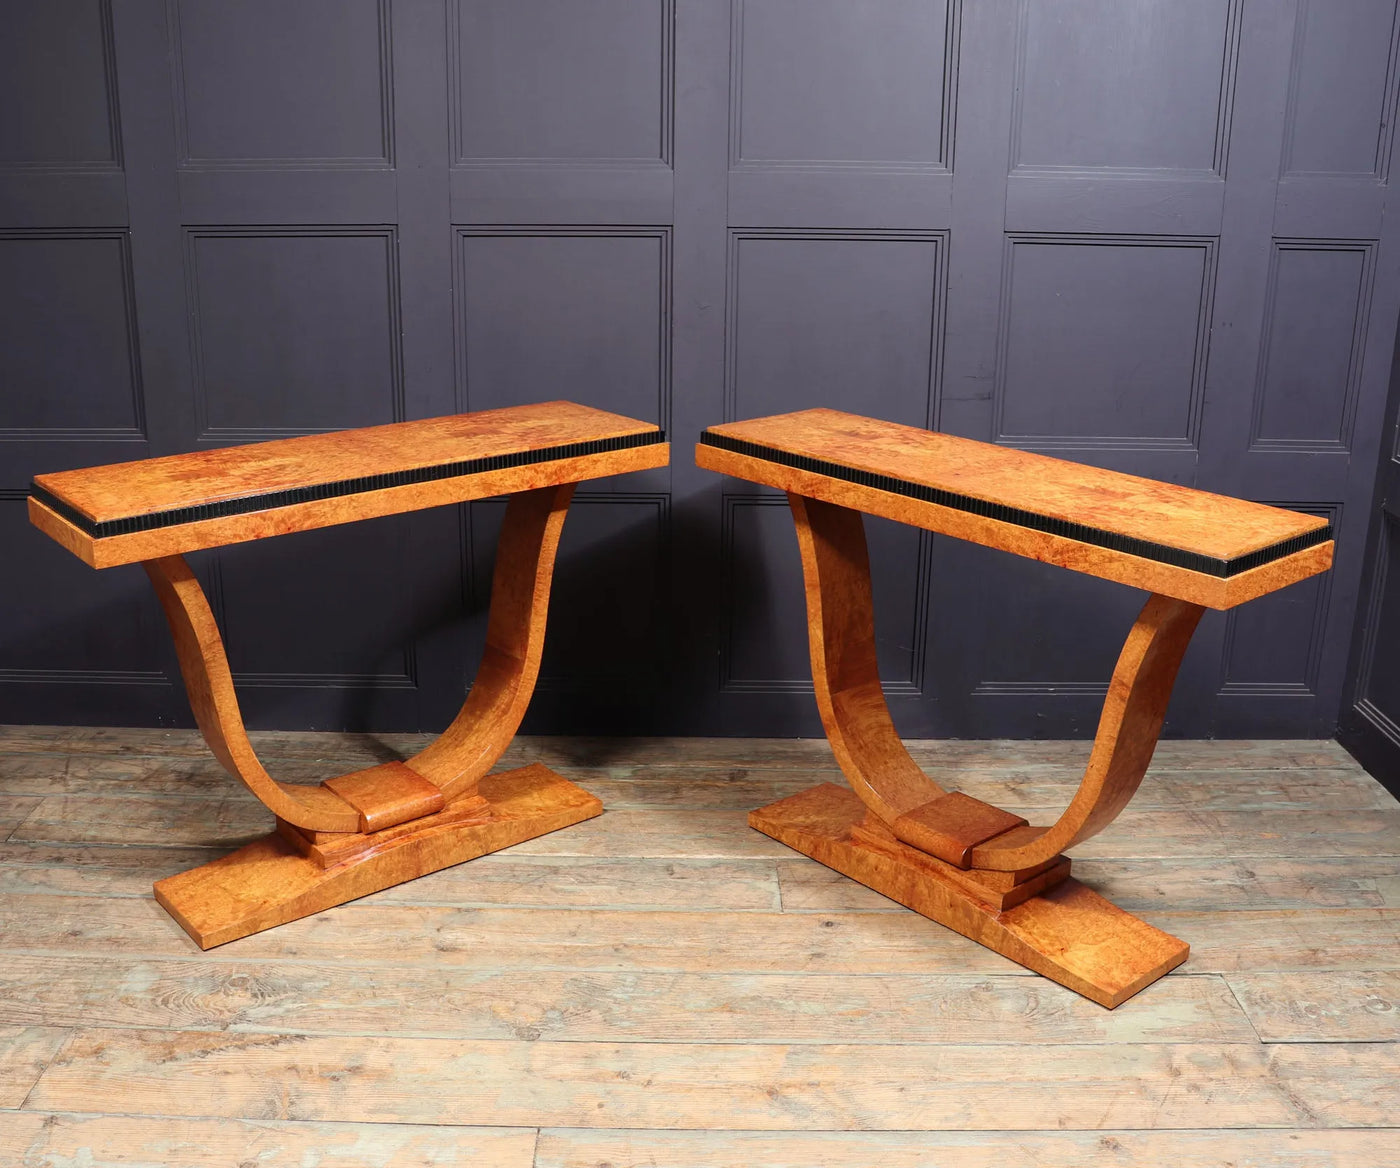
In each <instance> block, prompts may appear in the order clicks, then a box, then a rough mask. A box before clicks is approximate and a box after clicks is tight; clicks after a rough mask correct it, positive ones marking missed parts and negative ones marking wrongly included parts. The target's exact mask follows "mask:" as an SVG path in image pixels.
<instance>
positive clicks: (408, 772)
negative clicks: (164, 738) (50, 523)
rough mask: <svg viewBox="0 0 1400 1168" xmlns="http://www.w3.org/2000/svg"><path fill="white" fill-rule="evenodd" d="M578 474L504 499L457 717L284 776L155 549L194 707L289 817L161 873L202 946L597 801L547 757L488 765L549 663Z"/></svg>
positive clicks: (226, 753) (465, 853)
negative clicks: (485, 613)
mask: <svg viewBox="0 0 1400 1168" xmlns="http://www.w3.org/2000/svg"><path fill="white" fill-rule="evenodd" d="M572 495H573V486H572V484H569V485H565V486H561V487H547V488H542V489H539V490H534V491H522V492H520V493H518V494H515V495H513V496H511V499H510V501H509V503H508V504H507V506H506V516H505V521H504V524H503V526H502V529H501V536H500V542H499V545H498V549H497V554H496V568H495V574H494V577H493V581H492V590H491V612H490V616H489V619H488V625H487V636H486V648H485V652H484V654H483V657H482V662H481V666H480V668H479V670H478V672H477V676H476V679H475V682H474V684H473V685H472V688H471V691H470V693H469V694H468V695H467V699H466V701H465V703H464V704H463V706H462V710H461V712H460V713H459V714H458V715H457V717H456V718H455V719H454V720H453V722H452V724H451V725H450V726H449V727H448V728H447V730H445V731H444V732H443V734H442V735H441V736H440V737H439V738H437V739H436V740H435V741H434V742H433V743H431V744H430V745H429V746H428V747H426V748H425V749H424V750H423V751H421V752H420V753H419V754H417V755H416V756H414V757H413V758H411V759H409V760H408V761H407V762H392V763H385V764H383V765H381V766H376V767H370V768H369V769H367V770H363V771H356V772H354V773H352V774H348V775H341V776H338V777H337V778H333V779H327V780H326V781H325V783H323V784H322V785H321V786H320V787H307V786H299V785H296V784H288V783H279V782H277V781H276V780H274V779H272V778H271V777H270V776H269V775H268V773H267V772H266V770H264V769H263V767H262V764H261V763H260V762H259V761H258V759H257V756H256V754H255V753H254V752H253V748H252V745H251V743H250V742H249V741H248V735H247V731H246V730H245V728H244V725H243V720H242V716H241V715H240V713H239V709H238V699H237V696H236V694H235V693H234V688H233V679H232V675H231V674H230V672H229V667H228V659H227V655H226V654H225V652H224V648H223V642H222V639H221V638H220V636H219V630H218V626H217V624H216V622H215V621H214V616H213V613H212V612H211V611H210V609H209V604H208V601H207V600H206V599H205V596H204V593H203V591H202V590H201V589H200V586H199V581H198V580H197V579H196V578H195V576H194V574H193V573H192V572H190V570H189V568H188V566H187V565H186V564H185V562H184V560H183V559H182V558H181V557H179V556H173V557H170V558H168V559H163V560H155V561H151V562H150V563H148V564H147V565H146V570H147V572H148V573H149V574H150V576H151V580H152V582H153V583H154V585H155V587H156V592H157V594H158V595H159V597H160V600H161V605H162V607H163V608H164V609H165V614H166V617H167V619H168V620H169V623H170V627H171V631H172V633H173V634H174V637H175V645H176V651H177V653H178V655H179V658H180V668H181V672H182V673H183V675H184V678H185V684H186V688H187V690H188V692H189V696H190V703H191V705H192V706H193V707H194V711H195V718H196V721H197V722H198V723H199V727H200V730H201V731H202V732H203V733H204V736H205V739H206V740H207V741H208V743H209V745H210V748H211V749H212V750H213V751H214V754H215V755H216V756H217V757H218V758H219V760H220V761H221V762H222V763H223V765H224V767H225V768H226V769H227V770H229V772H230V773H231V774H233V775H235V776H236V777H237V778H239V779H240V780H242V781H243V782H244V783H245V784H246V785H247V786H248V787H249V789H250V790H252V792H253V793H254V794H255V795H256V796H257V797H258V798H259V799H260V800H262V802H263V803H264V804H265V805H266V806H267V807H268V809H269V810H271V811H272V812H273V813H274V814H275V815H276V816H277V818H278V831H277V832H275V833H273V835H271V836H269V837H267V838H266V839H263V840H259V841H257V842H256V843H253V844H250V845H248V846H247V847H245V848H243V849H241V850H240V851H238V852H235V853H233V855H230V856H226V857H224V858H223V859H222V860H218V861H215V862H214V863H212V864H206V865H204V866H203V867H201V868H195V869H193V870H191V871H189V872H184V873H181V874H180V875H178V876H172V877H169V878H168V879H166V880H162V881H159V882H158V883H157V884H156V886H155V887H156V898H157V899H158V900H159V901H160V902H161V904H163V905H164V906H165V907H166V909H167V910H169V911H170V913H171V915H172V916H174V917H175V919H176V920H178V921H179V922H180V924H181V925H182V926H184V928H185V930H186V931H187V932H188V933H189V934H190V935H191V936H192V937H193V938H194V939H195V940H196V942H198V944H199V945H200V947H201V948H206V949H207V948H209V947H211V946H213V945H219V944H223V943H224V942H225V941H231V940H234V939H236V938H238V937H243V936H246V935H248V934H249V933H254V932H257V931H259V930H261V929H266V928H270V927H271V926H273V925H277V924H281V923H283V922H285V921H289V920H294V919H296V918H298V917H302V916H306V915H308V914H309V913H313V912H318V911H320V910H321V909H323V908H328V907H330V906H332V905H336V904H343V903H344V902H345V901H347V900H351V899H354V898H355V897H358V896H364V895H366V894H367V893H369V892H374V891H377V890H379V889H381V888H387V887H390V886H391V885H394V884H399V883H402V882H403V881H405V880H410V879H413V878H414V877H416V876H421V875H423V874H424V873H426V872H432V871H436V870H437V869H439V868H443V867H447V866H448V865H450V864H456V863H460V862H461V861H463V860H469V859H472V858H474V857H476V856H479V855H483V854H485V853H487V852H492V851H496V850H498V849H500V848H503V847H507V846H509V845H511V844H515V843H520V842H521V841H523V840H527V839H532V838H534V837H535V836H538V835H543V834H545V833H546V832H550V831H555V830H557V829H559V828H561V827H567V826H569V825H570V824H573V823H578V822H580V821H581V820H584V819H588V818H591V817H592V816H595V815H598V814H599V813H601V811H602V804H601V803H600V802H599V801H598V800H597V799H595V798H594V797H593V796H592V795H589V794H588V793H587V792H585V791H583V790H581V789H580V788H578V787H576V786H574V785H573V784H572V783H569V782H568V781H567V780H565V779H563V778H562V777H560V776H559V775H556V774H554V772H552V771H550V770H549V769H548V768H546V767H543V766H541V765H539V764H535V765H533V766H529V767H523V768H520V769H519V770H515V771H507V772H504V773H501V774H496V775H488V772H489V771H490V769H491V767H492V766H494V765H495V763H496V761H497V760H498V759H499V758H500V756H501V754H502V753H503V752H504V751H505V749H506V747H507V746H508V745H509V744H510V741H511V739H512V738H513V737H514V736H515V732H516V730H517V729H519V726H520V721H521V719H522V718H523V717H524V715H525V709H526V707H527V706H528V705H529V701H530V697H531V694H532V693H533V690H534V686H535V680H536V678H537V676H538V674H539V665H540V655H541V651H542V649H543V646H544V629H545V618H546V615H547V612H548V608H549V587H550V580H551V577H552V574H553V571H554V561H555V555H556V552H557V550H558V547H559V537H560V534H561V532H562V529H563V524H564V517H565V515H566V514H567V512H568V507H569V501H570V499H571V498H572Z"/></svg>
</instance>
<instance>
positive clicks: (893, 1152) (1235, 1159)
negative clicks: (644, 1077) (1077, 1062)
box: [535, 1128, 1400, 1168]
mask: <svg viewBox="0 0 1400 1168" xmlns="http://www.w3.org/2000/svg"><path fill="white" fill-rule="evenodd" d="M661 1164H664V1165H665V1166H666V1168H812V1165H821V1168H871V1165H879V1168H931V1166H934V1165H936V1166H937V1168H1007V1166H1008V1165H1011V1164H1018V1165H1034V1168H1124V1166H1125V1165H1140V1166H1142V1168H1149V1166H1150V1168H1155V1166H1157V1165H1162V1164H1171V1165H1173V1168H1226V1166H1228V1168H1323V1166H1326V1168H1351V1166H1353V1165H1356V1166H1360V1165H1367V1166H1368V1168H1400V1133H1396V1132H1394V1131H1300V1130H1295V1129H1280V1128H1270V1129H1266V1130H1257V1129H1256V1130H1252V1131H1251V1130H1243V1129H1233V1130H1228V1131H1182V1130H1178V1131H1170V1132H1149V1131H1127V1130H1124V1129H1122V1128H1117V1129H1107V1130H1103V1129H1100V1130H1098V1131H1058V1132H1052V1131H1036V1132H1027V1131H1017V1132H1005V1133H1001V1132H836V1131H823V1132H817V1131H813V1132H783V1133H781V1134H770V1133H767V1132H735V1131H727V1132H710V1131H685V1132H677V1131H667V1132H659V1131H578V1130H550V1131H542V1132H540V1139H539V1149H538V1151H537V1153H536V1157H535V1168H656V1166H657V1165H661Z"/></svg>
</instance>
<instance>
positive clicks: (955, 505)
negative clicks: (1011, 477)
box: [700, 430, 1332, 580]
mask: <svg viewBox="0 0 1400 1168" xmlns="http://www.w3.org/2000/svg"><path fill="white" fill-rule="evenodd" d="M700 441H701V443H702V444H703V445H705V446H714V447H716V448H717V449H719V450H728V451H731V452H732V453H734V454H744V455H747V456H748V457H749V458H761V459H762V460H763V461H764V462H776V463H778V464H779V465H781V466H790V467H792V468H793V469H794V470H805V471H809V472H811V473H812V474H821V475H827V476H829V477H831V478H834V479H841V480H842V481H843V482H847V483H855V484H857V485H858V486H862V487H873V488H874V489H875V490H877V491H888V492H889V493H890V494H892V495H903V496H904V497H905V498H906V499H918V500H919V501H920V502H923V503H937V504H938V505H939V506H940V507H948V508H950V509H952V510H954V511H966V512H968V513H969V514H972V515H981V516H984V517H985V518H987V519H996V520H1000V521H1001V522H1002V523H1014V524H1015V525H1016V526H1017V527H1027V528H1030V529H1031V530H1032V531H1043V532H1046V533H1047V534H1049V535H1060V536H1063V537H1064V538H1066V539H1075V540H1078V541H1079V542H1080V543H1091V544H1093V545H1094V546H1095V547H1101V548H1108V549H1110V550H1111V551H1115V552H1126V553H1127V554H1128V555H1130V556H1141V557H1142V558H1143V559H1146V560H1156V561H1158V562H1159V563H1163V564H1171V565H1173V566H1174V567H1177V568H1186V569H1189V570H1190V571H1192V572H1202V573H1204V574H1205V575H1207V576H1217V577H1220V578H1221V579H1227V580H1228V579H1229V578H1230V577H1231V576H1238V575H1239V574H1240V573H1241V572H1248V571H1249V570H1250V569H1251V568H1258V567H1260V566H1261V565H1263V564H1269V563H1272V562H1273V561H1274V560H1281V559H1283V557H1284V556H1291V555H1292V554H1293V553H1294V552H1301V551H1303V550H1304V549H1305V548H1310V547H1314V546H1316V545H1317V544H1320V543H1326V542H1327V541H1328V540H1329V539H1331V538H1332V527H1331V525H1330V524H1328V525H1327V526H1326V527H1318V528H1315V529H1314V530H1312V531H1308V532H1304V533H1303V534H1302V535H1295V536H1293V537H1291V538H1290V539H1285V540H1282V541H1281V542H1279V543H1276V544H1271V545H1270V546H1269V547H1265V548H1260V549H1259V550H1258V551H1253V552H1247V553H1246V554H1244V555H1242V556H1236V557H1235V558H1234V559H1233V560H1221V559H1217V558H1216V557H1214V556H1207V555H1202V554H1201V553H1200V552H1190V551H1185V550H1183V549H1181V548H1176V547H1172V546H1170V545H1169V544H1164V543H1153V542H1152V541H1151V540H1148V539H1138V538H1136V537H1135V536H1131V535H1120V534H1119V533H1118V532H1116V531H1105V530H1103V529H1102V528H1099V527H1089V526H1088V525H1087V524H1084V523H1072V522H1070V521H1069V520H1067V519H1056V518H1055V517H1054V516H1051V515H1038V514H1037V513H1036V512H1034V511H1023V510H1021V508H1019V507H1008V506H1006V505H1005V504H1004V503H990V502H988V501H987V500H986V499H977V498H974V497H973V496H971V495H959V494H957V493H955V492H953V491H945V490H943V489H942V488H940V487H930V486H926V485H925V484H923V483H912V482H909V481H908V480H907V479H897V478H893V477H892V476H890V475H882V474H875V473H873V472H871V471H868V470H857V469H856V468H855V467H851V466H842V465H841V464H840V463H839V462H827V461H826V460H825V459H821V458H808V457H807V456H806V455H805V454H792V453H790V452H789V451H786V450H777V449H774V448H773V447H771V446H760V445H759V444H758V443H756V442H745V441H743V440H742V439H740V438H730V437H728V436H727V435H725V434H714V433H712V432H711V431H709V430H706V431H704V432H703V433H702V434H701V435H700Z"/></svg>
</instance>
